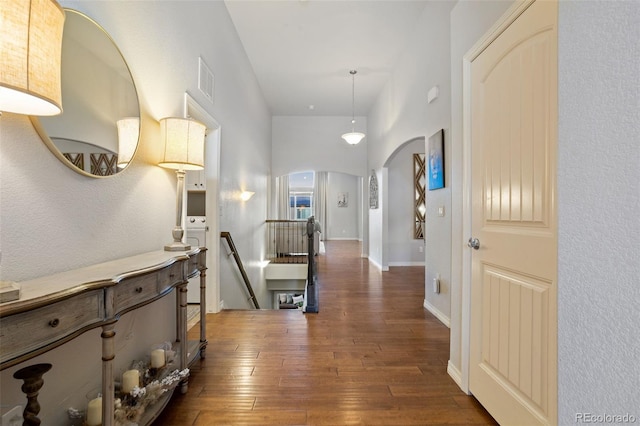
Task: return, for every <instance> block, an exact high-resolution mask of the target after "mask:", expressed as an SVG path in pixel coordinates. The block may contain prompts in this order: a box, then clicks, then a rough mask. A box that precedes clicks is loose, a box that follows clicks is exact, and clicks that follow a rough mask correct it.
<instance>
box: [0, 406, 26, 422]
mask: <svg viewBox="0 0 640 426" xmlns="http://www.w3.org/2000/svg"><path fill="white" fill-rule="evenodd" d="M23 420H24V419H23V418H22V406H21V405H16V406H15V407H13V408H12V409H11V410H9V411H7V412H6V413H4V414H3V415H2V426H20V425H21V424H22V421H23Z"/></svg>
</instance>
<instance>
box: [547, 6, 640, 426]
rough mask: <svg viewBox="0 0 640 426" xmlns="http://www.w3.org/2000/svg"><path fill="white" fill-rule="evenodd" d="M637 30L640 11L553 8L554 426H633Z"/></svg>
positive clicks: (638, 228)
mask: <svg viewBox="0 0 640 426" xmlns="http://www.w3.org/2000/svg"><path fill="white" fill-rule="evenodd" d="M638 23H640V3H638V2H637V1H618V2H609V1H588V2H560V9H559V45H558V51H559V65H558V66H559V152H558V155H559V159H558V168H559V172H558V216H559V217H558V222H559V223H558V226H559V231H560V236H559V258H558V268H559V271H558V273H559V276H558V281H559V282H558V305H559V309H558V310H559V312H558V316H559V324H558V343H559V347H558V361H559V365H558V367H559V368H558V370H559V378H558V384H559V389H558V393H559V397H560V401H559V414H558V415H559V418H558V423H559V424H570V423H575V421H576V414H577V413H592V414H595V415H606V414H608V415H625V414H627V413H628V414H631V415H634V416H635V419H636V420H635V422H639V421H640V386H639V382H638V378H640V363H639V362H638V360H640V333H639V332H638V325H639V324H640V278H639V277H640V239H639V238H638V236H639V235H640V219H639V217H640V215H639V212H640V143H639V142H640V84H639V81H640V44H639V40H640V25H638ZM599 423H602V422H599ZM604 423H612V422H606V421H605V422H604Z"/></svg>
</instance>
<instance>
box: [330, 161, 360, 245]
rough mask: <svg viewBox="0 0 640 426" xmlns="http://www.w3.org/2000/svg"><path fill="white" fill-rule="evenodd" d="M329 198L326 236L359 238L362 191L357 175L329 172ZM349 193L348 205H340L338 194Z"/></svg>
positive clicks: (334, 238)
mask: <svg viewBox="0 0 640 426" xmlns="http://www.w3.org/2000/svg"><path fill="white" fill-rule="evenodd" d="M328 181H329V188H328V195H327V196H328V198H329V199H328V200H327V230H326V231H324V230H323V232H325V238H326V239H328V240H357V239H359V238H360V229H359V223H358V214H359V213H360V208H361V206H360V204H361V199H360V191H359V188H358V185H359V179H358V177H357V176H353V175H348V174H346V173H329V176H328ZM340 193H347V194H348V204H347V206H346V207H338V194H340Z"/></svg>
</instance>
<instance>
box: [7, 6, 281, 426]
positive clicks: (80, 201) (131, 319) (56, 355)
mask: <svg viewBox="0 0 640 426" xmlns="http://www.w3.org/2000/svg"><path fill="white" fill-rule="evenodd" d="M62 5H63V6H67V7H73V8H76V9H79V10H81V11H84V12H85V13H86V14H88V15H89V16H90V17H92V18H93V19H95V20H96V21H97V22H99V23H100V24H101V25H102V26H103V27H104V28H105V30H106V31H107V32H108V33H109V34H110V35H111V36H112V38H113V39H114V40H115V42H116V44H117V45H118V47H119V48H120V50H121V52H122V54H123V56H124V57H125V59H126V60H127V62H128V63H129V66H130V68H131V71H132V74H133V77H134V81H135V84H136V86H137V89H138V92H139V97H140V103H141V108H142V111H143V119H142V137H141V147H140V150H139V152H138V154H137V155H136V158H135V159H134V161H133V163H132V164H131V165H130V167H129V168H128V169H126V170H125V171H124V172H123V173H121V174H119V175H117V176H115V177H111V178H107V179H93V178H87V177H84V176H81V175H79V174H77V173H75V172H73V171H72V170H70V169H68V168H67V167H66V166H64V165H63V164H62V163H60V162H59V161H58V160H57V159H56V158H55V157H54V156H53V154H51V153H50V152H49V151H48V149H47V148H46V147H45V145H44V144H43V143H42V141H40V139H39V138H38V136H37V134H36V133H35V131H34V130H33V128H32V126H31V123H30V122H29V120H28V118H26V117H23V116H19V115H14V114H9V113H6V114H3V115H2V117H1V118H0V138H1V145H0V197H1V200H0V227H1V228H0V251H1V253H2V260H1V263H0V268H1V269H0V278H2V279H3V280H16V281H20V280H26V279H29V278H33V277H37V276H42V275H48V274H52V273H54V272H57V271H61V270H66V269H72V268H77V267H81V266H84V265H88V264H93V263H97V262H102V261H106V260H110V259H114V258H118V257H124V256H129V255H133V254H136V253H141V252H145V251H151V250H157V249H161V248H162V247H163V246H164V244H165V243H167V242H169V241H171V229H172V228H173V225H174V223H175V186H176V184H175V173H174V172H173V171H170V170H165V169H162V168H160V167H157V166H156V165H155V164H156V162H157V160H158V158H159V155H158V152H157V149H158V143H157V140H158V136H159V126H158V123H157V120H158V119H160V118H162V117H165V116H171V115H179V116H181V115H182V107H183V95H184V92H185V91H188V92H189V93H191V94H192V95H193V96H194V97H195V98H196V100H198V101H199V102H200V103H201V105H202V106H203V107H205V108H206V109H207V110H208V111H209V112H210V114H211V115H212V116H214V117H215V118H216V119H217V120H218V122H219V123H220V124H221V126H222V142H221V143H222V149H221V151H222V156H223V157H224V158H226V160H223V165H222V179H221V182H220V187H221V190H222V191H223V192H224V194H225V199H224V201H223V203H221V205H222V207H221V215H222V219H221V229H223V230H229V229H231V230H232V231H233V230H234V229H235V228H234V226H240V225H244V226H246V227H247V228H248V230H247V232H246V233H238V234H235V235H234V238H236V244H237V245H238V247H239V248H240V250H241V251H242V252H243V259H244V260H245V261H246V264H245V266H247V267H248V268H247V269H248V272H249V274H250V275H251V277H252V279H254V278H255V279H256V281H257V282H260V279H259V278H260V276H261V275H262V269H261V268H260V266H259V265H260V260H262V257H261V254H262V253H261V252H262V250H263V247H264V242H263V241H261V240H260V238H258V239H257V240H256V239H255V235H254V234H253V233H254V232H258V230H259V229H260V227H261V226H263V225H262V224H263V222H264V220H265V219H266V202H267V201H266V200H267V195H268V176H269V158H270V151H271V147H270V137H271V128H270V126H271V121H270V115H269V112H268V110H267V108H266V106H265V102H264V100H263V98H262V96H261V94H260V91H259V88H258V85H257V82H256V79H255V76H254V75H253V71H252V69H251V67H250V65H249V62H248V60H247V58H246V56H245V54H244V49H242V46H241V44H240V42H239V40H238V37H237V35H236V33H235V29H234V28H233V25H232V24H231V20H230V18H229V16H228V14H227V11H226V8H225V6H224V3H223V2H188V1H165V2H113V1H91V2H85V1H75V2H70V1H63V2H62ZM199 55H202V56H203V57H204V58H205V59H206V60H207V63H208V65H209V66H210V67H211V68H212V70H213V72H214V74H215V77H216V92H215V101H214V103H213V104H210V103H207V101H205V100H204V99H202V98H201V96H200V94H199V92H198V89H197V78H198V74H197V64H198V56H199ZM63 103H64V100H63ZM246 152H252V153H255V156H248V155H246ZM227 160H228V161H229V163H227V162H226V161H227ZM242 185H246V186H247V188H248V189H251V190H253V191H256V196H254V198H253V199H251V200H250V202H249V203H248V204H241V203H240V200H239V199H236V198H234V195H231V194H232V193H234V191H237V190H239V189H240V187H241V186H242ZM224 228H227V229H224ZM249 230H250V231H251V234H250V235H249ZM258 235H261V234H259V233H258ZM214 241H215V243H216V244H217V243H219V241H218V239H217V237H216V238H215V239H214ZM221 274H222V277H223V279H225V278H227V277H226V276H225V275H224V274H225V271H222V272H221ZM230 274H231V272H229V275H230ZM174 306H175V301H174V299H173V297H167V298H164V299H162V300H160V301H158V302H155V303H153V304H150V305H148V306H147V307H145V308H144V309H143V310H141V311H140V312H137V313H131V314H127V315H126V316H124V317H123V319H122V320H121V321H120V323H119V324H118V326H117V328H116V332H117V334H116V347H117V350H118V355H117V357H116V371H119V370H118V369H123V368H124V367H125V366H126V365H127V364H128V363H129V362H130V361H131V360H132V359H134V358H136V357H139V356H142V355H143V354H146V353H147V352H148V350H149V346H150V345H151V344H153V343H157V342H158V341H159V340H165V339H172V338H173V337H174V336H173V335H174V332H173V330H175V325H174V322H173V319H172V318H171V315H170V314H167V312H173V308H174ZM149 318H153V321H150V320H149ZM98 336H99V332H98V331H91V332H88V333H86V334H84V335H82V336H81V337H79V338H77V339H75V340H73V341H72V342H69V343H68V344H66V345H64V347H62V348H59V349H56V350H54V351H51V352H49V353H47V354H45V355H42V356H40V357H38V359H37V360H34V362H36V361H40V362H51V363H52V364H53V365H54V369H53V370H52V371H51V372H49V373H47V375H45V387H44V388H43V390H42V391H41V393H40V397H39V399H40V401H41V402H42V411H41V416H40V417H41V419H42V420H43V424H51V425H57V424H64V423H63V421H64V420H63V419H64V417H65V416H66V409H67V408H68V407H69V404H72V403H73V404H76V403H80V402H79V401H83V400H84V403H85V404H86V397H85V394H86V392H87V389H91V388H96V387H97V386H98V385H99V380H100V374H101V373H100V367H99V363H100V361H99V355H96V354H99V353H100V345H101V342H100V339H99V337H98ZM25 365H27V363H25ZM21 366H24V365H19V366H16V367H15V368H12V369H7V370H4V371H3V372H2V373H1V375H0V382H1V392H0V395H1V396H0V403H1V404H2V405H3V406H5V405H6V406H13V405H16V404H24V396H23V395H22V393H21V392H20V385H21V384H20V383H18V381H17V380H15V379H13V378H12V376H11V374H12V372H13V371H15V370H16V369H17V368H19V367H21Z"/></svg>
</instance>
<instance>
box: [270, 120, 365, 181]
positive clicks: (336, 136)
mask: <svg viewBox="0 0 640 426" xmlns="http://www.w3.org/2000/svg"><path fill="white" fill-rule="evenodd" d="M356 122H357V124H356V126H357V127H356V130H363V131H364V132H365V133H367V132H366V127H367V119H366V118H365V117H356ZM272 123H273V124H272V133H273V136H272V140H273V145H272V154H271V161H272V168H273V176H282V175H286V174H289V173H295V172H305V171H310V170H313V171H318V172H322V171H324V172H340V173H347V174H351V175H355V176H366V175H367V149H368V146H369V144H368V142H367V138H365V139H364V140H363V141H362V142H360V143H359V144H358V145H349V144H347V143H346V142H345V141H344V140H343V139H342V138H341V137H340V136H341V135H342V134H343V133H345V132H347V131H350V130H351V117H335V116H332V117H299V116H275V117H273V118H272Z"/></svg>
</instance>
